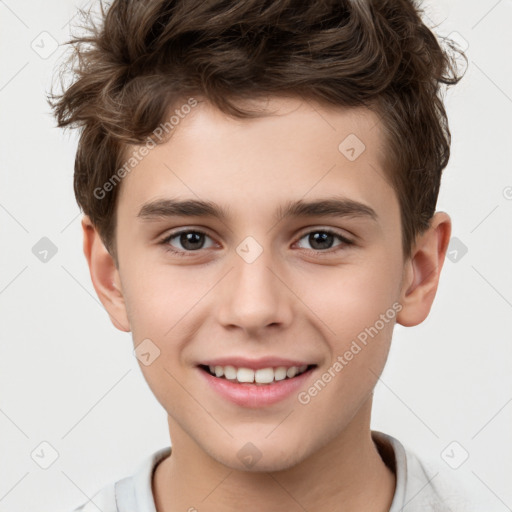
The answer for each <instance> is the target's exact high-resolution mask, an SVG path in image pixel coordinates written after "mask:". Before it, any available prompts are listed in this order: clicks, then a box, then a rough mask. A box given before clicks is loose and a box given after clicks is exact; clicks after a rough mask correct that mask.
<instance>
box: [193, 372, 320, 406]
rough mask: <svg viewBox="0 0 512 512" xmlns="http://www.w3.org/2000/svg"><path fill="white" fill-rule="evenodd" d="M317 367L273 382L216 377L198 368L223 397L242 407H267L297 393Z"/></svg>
mask: <svg viewBox="0 0 512 512" xmlns="http://www.w3.org/2000/svg"><path fill="white" fill-rule="evenodd" d="M314 369H315V367H313V368H310V369H309V370H307V371H305V372H304V373H301V374H300V375H298V376H297V377H293V379H284V380H279V381H274V382H273V383H272V384H250V383H248V382H244V383H242V382H236V381H230V380H227V379H224V378H219V377H214V376H213V375H211V374H209V373H208V372H207V371H205V370H202V369H201V368H198V371H199V373H200V374H201V375H202V376H203V378H204V379H205V380H206V382H207V383H208V385H209V386H211V387H212V389H213V390H214V391H216V392H217V393H218V394H219V395H221V396H222V397H223V398H225V399H227V400H230V401H231V402H233V403H235V404H237V405H240V406H242V407H252V408H256V407H266V406H269V405H272V404H275V403H277V402H280V401H281V400H284V399H285V398H287V397H289V396H290V395H292V394H294V393H295V394H296V393H297V392H298V391H299V389H300V388H301V387H302V386H303V385H304V383H305V381H306V379H308V378H309V376H310V375H311V373H312V372H313V370H314Z"/></svg>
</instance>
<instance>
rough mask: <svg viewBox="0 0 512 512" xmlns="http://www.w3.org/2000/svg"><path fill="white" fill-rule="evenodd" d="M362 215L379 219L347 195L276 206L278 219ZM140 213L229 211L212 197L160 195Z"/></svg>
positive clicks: (218, 214)
mask: <svg viewBox="0 0 512 512" xmlns="http://www.w3.org/2000/svg"><path fill="white" fill-rule="evenodd" d="M320 216H335V217H363V218H368V219H371V220H374V221H377V219H378V215H377V213H376V212H375V210H374V209H373V208H371V207H370V206H368V205H366V204H363V203H360V202H358V201H354V200H353V199H348V198H337V197H330V198H325V199H317V200H314V201H303V200H302V199H299V200H297V201H290V202H288V203H286V204H285V205H284V206H280V207H279V208H278V209H277V212H276V215H275V221H276V222H280V221H281V220H283V219H286V218H289V217H320ZM137 217H138V218H140V219H141V220H145V221H150V220H158V219H165V218H168V217H213V218H217V219H219V220H222V221H225V220H226V219H227V218H228V217H229V211H228V210H227V209H225V208H222V207H221V206H219V205H216V204H215V203H212V202H211V201H203V200H196V199H187V200H176V199H158V200H155V201H151V202H149V203H146V204H144V205H143V206H142V208H141V209H140V211H139V213H138V214H137Z"/></svg>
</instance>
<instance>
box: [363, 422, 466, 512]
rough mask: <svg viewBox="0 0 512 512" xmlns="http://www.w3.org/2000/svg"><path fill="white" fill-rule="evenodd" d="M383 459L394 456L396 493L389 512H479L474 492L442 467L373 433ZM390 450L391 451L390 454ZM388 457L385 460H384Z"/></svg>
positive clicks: (379, 433) (392, 438)
mask: <svg viewBox="0 0 512 512" xmlns="http://www.w3.org/2000/svg"><path fill="white" fill-rule="evenodd" d="M372 438H373V439H374V441H375V443H376V445H377V447H378V449H379V452H380V453H381V456H382V457H383V459H384V457H385V456H386V453H387V454H388V457H389V454H390V453H391V449H392V453H393V455H394V457H393V455H392V456H391V458H392V459H393V460H390V458H388V460H387V461H386V464H388V465H390V464H391V465H392V466H393V465H394V468H393V469H394V471H395V475H396V489H395V496H394V499H393V502H392V504H391V508H390V510H389V512H398V511H403V512H420V511H421V512H427V511H428V512H476V509H475V508H474V505H473V499H472V496H471V495H470V490H469V489H468V488H467V487H465V486H464V485H463V484H462V482H461V481H460V480H458V479H455V478H454V477H453V475H451V474H450V473H449V471H448V469H449V468H444V467H443V466H441V465H440V464H436V463H435V462H434V461H432V460H431V459H428V460H427V459H423V458H420V457H419V456H418V455H416V453H414V452H413V451H411V450H409V449H408V448H406V447H405V446H404V445H403V444H402V443H401V442H400V441H399V440H398V439H396V438H394V437H392V436H390V435H388V434H384V433H382V432H376V431H372ZM386 450H387V451H386ZM383 454H384V456H383Z"/></svg>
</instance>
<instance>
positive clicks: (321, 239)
mask: <svg viewBox="0 0 512 512" xmlns="http://www.w3.org/2000/svg"><path fill="white" fill-rule="evenodd" d="M336 238H337V239H338V240H340V241H341V244H338V245H341V246H347V245H352V244H353V242H352V241H351V240H349V239H348V238H346V237H344V236H343V235H340V234H339V233H336V232H335V231H331V230H329V229H316V230H314V231H309V232H308V233H305V234H304V235H303V236H302V237H301V238H300V240H303V239H306V240H307V242H308V243H309V244H310V245H311V249H312V250H313V251H320V252H326V250H328V249H331V248H332V244H333V241H334V240H335V239H336ZM300 240H299V242H300Z"/></svg>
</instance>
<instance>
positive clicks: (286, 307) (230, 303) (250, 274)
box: [218, 250, 294, 337]
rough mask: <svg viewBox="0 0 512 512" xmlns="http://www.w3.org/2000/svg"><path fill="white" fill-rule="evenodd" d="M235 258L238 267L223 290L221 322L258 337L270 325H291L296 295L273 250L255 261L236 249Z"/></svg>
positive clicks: (229, 276)
mask: <svg viewBox="0 0 512 512" xmlns="http://www.w3.org/2000/svg"><path fill="white" fill-rule="evenodd" d="M232 261H233V265H234V268H233V269H232V270H231V272H229V274H228V276H226V279H225V280H223V281H224V283H223V284H222V287H221V288H220V290H219V292H220V294H221V296H220V297H218V299H219V304H220V305H219V309H218V315H219V317H218V319H219V322H220V323H221V324H222V325H223V326H224V327H225V328H227V329H234V328H239V329H241V330H243V331H244V332H245V333H246V334H247V335H248V336H256V337H257V336H258V335H261V334H264V333H265V332H266V331H267V330H268V328H270V327H273V328H277V327H280V328H283V327H285V326H287V325H289V324H290V322H291V318H292V303H291V302H292V300H293V297H294V295H293V293H292V291H290V285H289V283H286V279H283V277H282V276H281V275H280V274H282V272H279V270H278V269H279V268H282V267H281V266H279V265H276V262H275V260H273V259H272V255H271V251H270V250H263V252H262V253H261V254H260V255H259V256H258V257H257V258H256V260H254V261H252V262H248V261H246V260H245V259H244V258H242V257H241V256H240V255H239V254H238V253H236V252H234V254H233V260H232Z"/></svg>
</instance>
